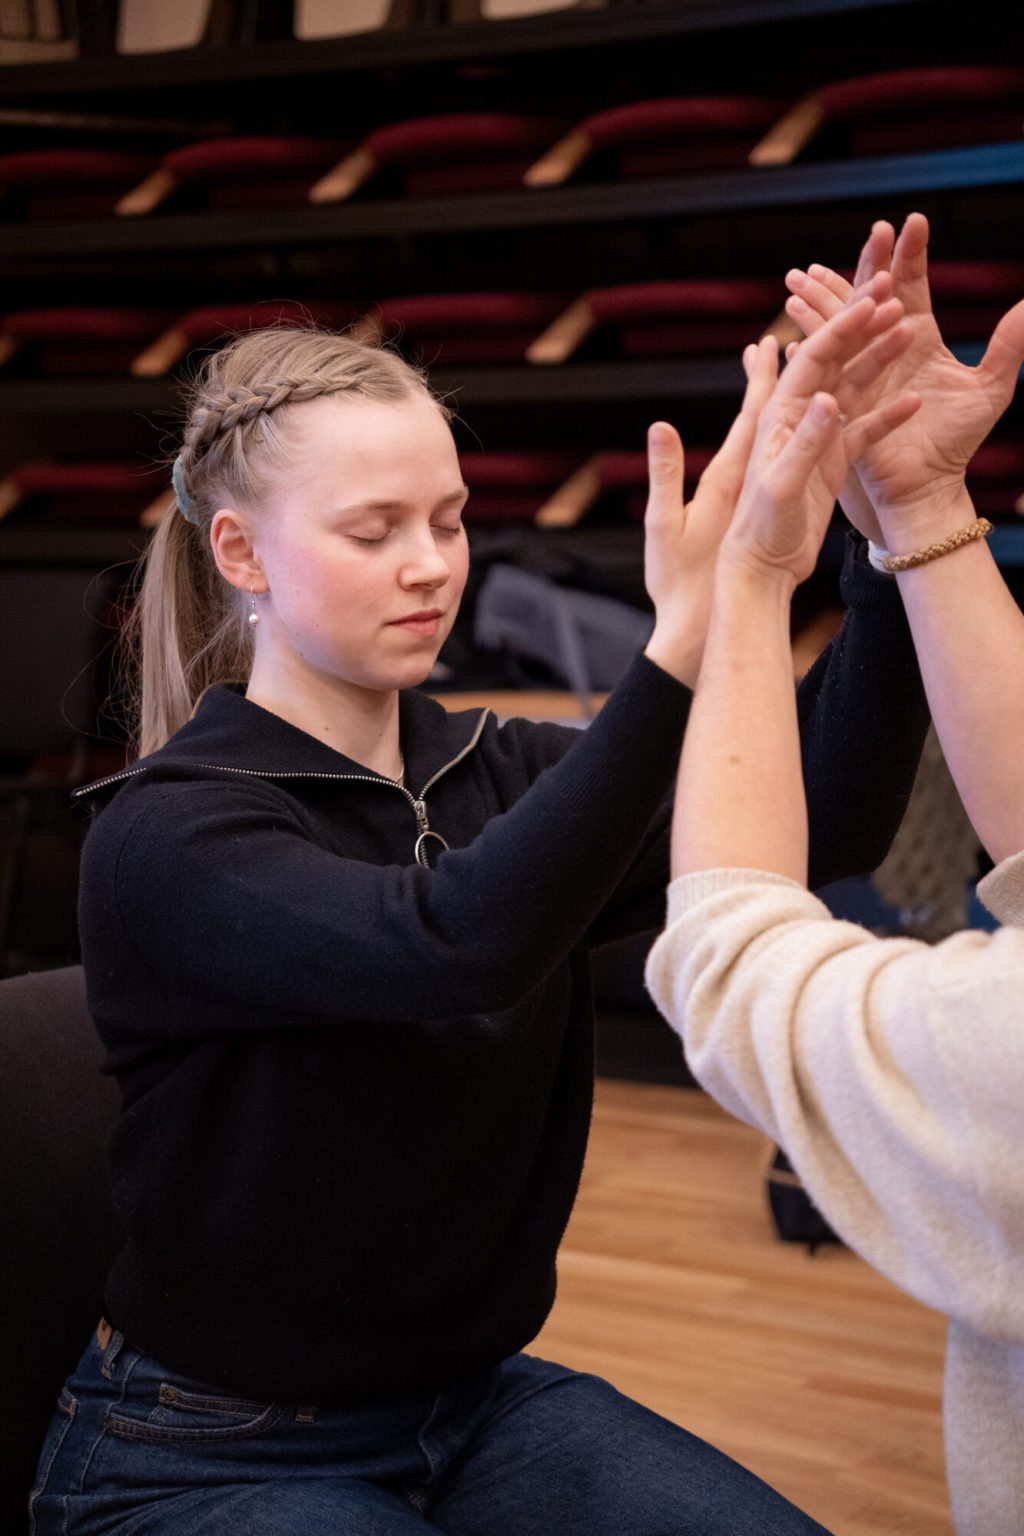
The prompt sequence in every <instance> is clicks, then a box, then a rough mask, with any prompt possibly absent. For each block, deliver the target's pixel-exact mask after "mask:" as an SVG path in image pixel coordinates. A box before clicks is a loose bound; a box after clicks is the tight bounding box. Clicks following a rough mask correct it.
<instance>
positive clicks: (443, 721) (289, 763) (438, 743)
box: [76, 685, 490, 796]
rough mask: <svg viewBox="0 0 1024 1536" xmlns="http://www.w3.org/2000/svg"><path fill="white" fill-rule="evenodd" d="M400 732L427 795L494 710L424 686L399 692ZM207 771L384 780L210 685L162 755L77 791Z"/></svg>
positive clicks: (410, 776)
mask: <svg viewBox="0 0 1024 1536" xmlns="http://www.w3.org/2000/svg"><path fill="white" fill-rule="evenodd" d="M398 709H399V731H400V737H401V743H402V754H403V756H404V759H405V778H406V784H407V786H408V787H409V788H410V789H411V790H413V791H414V793H416V794H421V793H422V791H423V789H424V788H425V787H426V785H427V784H428V783H429V782H430V780H431V779H432V778H433V777H435V776H436V775H437V774H439V773H440V772H442V771H443V770H444V769H445V768H446V767H448V766H449V765H450V764H451V763H453V762H454V761H455V760H456V759H457V758H459V757H461V756H464V755H465V753H466V752H467V751H469V750H471V749H472V747H473V746H475V744H476V742H477V741H478V740H479V737H480V733H481V731H482V729H483V726H484V723H485V721H486V719H487V716H488V714H489V713H490V711H489V710H486V709H482V710H480V709H473V710H461V711H458V712H457V713H450V712H449V711H448V710H447V709H445V708H444V706H443V705H442V704H438V703H437V702H436V701H435V700H434V699H431V698H429V697H428V696H427V695H426V694H425V693H420V692H419V691H418V690H416V689H407V690H403V692H402V693H400V694H399V701H398ZM207 768H217V769H224V770H227V771H229V772H234V773H253V774H258V775H261V776H262V775H266V776H270V777H276V776H278V775H280V776H282V777H285V776H287V775H290V774H333V775H338V776H343V777H352V776H355V777H359V778H381V777H382V775H381V774H378V773H374V771H373V769H372V768H367V767H365V766H364V765H363V764H362V763H357V762H355V761H354V760H353V759H352V758H350V757H346V756H345V755H344V753H342V752H336V751H335V750H334V748H333V747H329V746H328V745H327V744H326V743H325V742H322V741H320V740H318V738H317V737H315V736H311V735H309V733H308V732H307V731H303V730H300V728H299V727H298V726H296V725H291V724H290V723H289V722H288V721H287V720H282V719H281V717H280V716H279V715H275V714H272V713H271V712H270V711H269V710H266V709H264V708H263V707H262V706H261V705H259V704H254V703H253V702H252V700H251V699H247V698H246V697H245V695H244V693H243V691H242V688H241V686H240V685H222V686H218V687H214V688H210V689H208V690H207V692H206V693H205V694H204V695H203V697H202V698H201V700H200V701H199V704H198V706H197V708H196V711H195V713H194V715H193V716H192V719H191V720H190V721H189V722H188V724H187V725H184V726H183V727H182V729H181V730H180V731H178V732H176V733H175V735H174V736H172V737H171V739H170V741H168V742H167V743H166V744H165V745H164V746H162V747H161V748H160V750H159V751H158V752H154V753H152V754H151V755H150V756H149V757H144V758H141V759H140V760H139V761H138V762H137V763H133V764H132V765H131V767H129V768H126V769H124V770H123V771H122V772H121V773H116V774H110V775H108V776H107V777H106V778H103V779H98V780H97V781H96V782H95V783H93V784H87V785H86V786H85V787H84V788H82V789H80V790H77V791H76V795H78V796H90V795H93V794H96V793H97V792H99V791H101V790H104V789H106V788H107V787H108V786H109V787H110V788H111V789H113V788H116V787H117V785H119V784H120V783H121V782H122V781H123V780H124V779H127V778H136V777H138V776H139V775H141V774H145V773H148V772H151V771H152V772H159V773H161V774H164V773H170V774H172V775H173V774H177V773H179V772H180V773H184V774H186V775H190V774H191V773H193V772H195V771H197V770H201V769H207Z"/></svg>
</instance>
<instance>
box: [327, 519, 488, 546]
mask: <svg viewBox="0 0 1024 1536" xmlns="http://www.w3.org/2000/svg"><path fill="white" fill-rule="evenodd" d="M433 528H434V532H435V533H440V534H442V535H443V536H444V537H445V538H448V539H454V538H456V537H457V536H458V535H459V534H460V533H462V532H463V531H464V524H462V523H456V525H455V526H454V528H449V527H447V526H445V525H442V524H439V523H438V524H434V525H433ZM349 538H350V539H351V540H352V542H353V544H366V545H373V544H383V543H384V540H385V539H386V538H387V534H386V533H385V534H382V535H381V537H380V538H379V539H364V538H360V536H359V534H357V533H350V534H349Z"/></svg>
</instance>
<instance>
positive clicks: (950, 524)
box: [878, 480, 976, 555]
mask: <svg viewBox="0 0 1024 1536" xmlns="http://www.w3.org/2000/svg"><path fill="white" fill-rule="evenodd" d="M975 515H976V514H975V511H974V503H973V502H972V501H971V497H970V493H969V492H968V490H967V486H966V484H965V482H964V481H963V480H961V481H959V482H958V483H957V484H955V485H943V486H938V487H934V488H932V489H931V490H929V492H928V493H927V495H922V496H920V497H918V498H916V499H914V500H911V501H903V502H900V503H898V504H896V505H889V506H879V508H878V520H879V523H880V524H881V529H882V537H883V539H884V541H885V548H886V549H887V550H888V551H889V553H890V554H891V555H909V554H912V553H913V552H914V551H915V550H918V549H924V548H926V547H927V546H928V545H930V544H937V543H938V542H939V541H940V540H942V539H945V538H948V536H949V535H950V534H951V533H956V532H957V531H958V529H960V528H964V527H966V526H967V524H968V523H971V522H973V521H974V518H975Z"/></svg>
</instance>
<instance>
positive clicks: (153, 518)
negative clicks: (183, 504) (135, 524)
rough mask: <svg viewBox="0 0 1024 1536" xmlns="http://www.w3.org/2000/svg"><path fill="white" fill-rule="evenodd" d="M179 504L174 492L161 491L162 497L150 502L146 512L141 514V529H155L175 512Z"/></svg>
mask: <svg viewBox="0 0 1024 1536" xmlns="http://www.w3.org/2000/svg"><path fill="white" fill-rule="evenodd" d="M177 504H178V502H177V497H176V496H175V494H174V492H173V491H161V492H160V495H159V496H156V497H154V499H153V500H152V501H151V502H150V504H149V506H148V507H147V508H146V510H145V511H144V512H142V513H140V514H139V527H140V528H155V527H156V526H157V524H158V523H162V522H163V520H164V518H165V517H168V516H169V515H170V514H171V513H172V512H173V511H174V509H175V507H176V506H177Z"/></svg>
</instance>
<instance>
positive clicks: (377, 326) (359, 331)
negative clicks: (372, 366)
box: [345, 309, 384, 347]
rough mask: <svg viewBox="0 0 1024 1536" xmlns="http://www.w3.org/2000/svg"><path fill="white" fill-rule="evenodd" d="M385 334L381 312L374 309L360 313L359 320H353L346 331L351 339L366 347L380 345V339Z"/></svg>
mask: <svg viewBox="0 0 1024 1536" xmlns="http://www.w3.org/2000/svg"><path fill="white" fill-rule="evenodd" d="M383 334H384V329H383V326H382V324H381V318H380V312H379V311H378V310H372V309H371V310H369V311H368V312H367V313H366V314H365V315H360V316H359V318H358V319H357V320H353V322H352V324H351V325H350V326H349V328H348V330H347V331H346V332H345V335H346V336H347V337H348V338H349V340H350V341H358V342H360V343H361V344H362V345H363V346H364V347H377V346H380V339H381V336H382V335H383Z"/></svg>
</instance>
